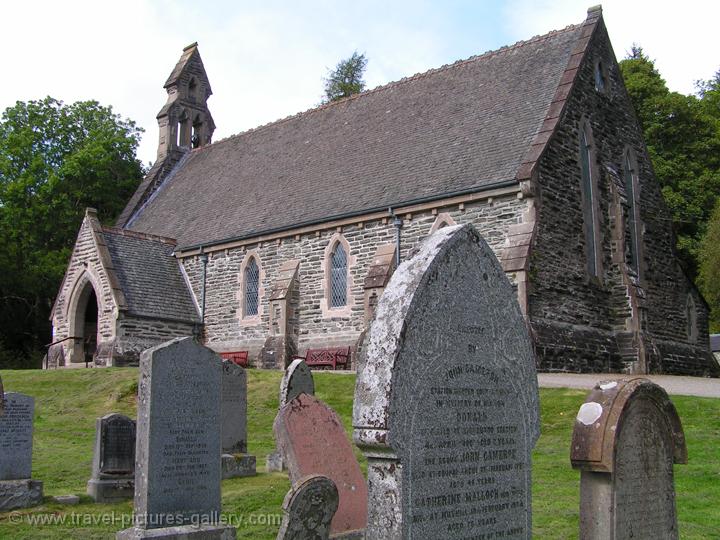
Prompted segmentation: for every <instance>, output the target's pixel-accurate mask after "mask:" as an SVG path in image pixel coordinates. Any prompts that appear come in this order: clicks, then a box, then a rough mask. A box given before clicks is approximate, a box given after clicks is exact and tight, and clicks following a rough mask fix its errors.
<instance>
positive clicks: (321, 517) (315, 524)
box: [277, 474, 339, 540]
mask: <svg viewBox="0 0 720 540" xmlns="http://www.w3.org/2000/svg"><path fill="white" fill-rule="evenodd" d="M338 501H339V496H338V490H337V487H336V486H335V483H334V482H333V481H332V480H331V479H330V478H328V477H327V476H323V475H320V474H313V475H308V476H304V477H303V478H301V479H300V480H298V481H297V483H296V484H295V485H293V486H292V488H290V491H288V493H287V495H286V496H285V500H284V501H283V521H282V524H281V525H280V530H279V531H278V535H277V540H300V539H312V540H327V539H328V538H329V537H330V522H331V521H332V519H333V516H334V515H335V512H336V511H337V508H338Z"/></svg>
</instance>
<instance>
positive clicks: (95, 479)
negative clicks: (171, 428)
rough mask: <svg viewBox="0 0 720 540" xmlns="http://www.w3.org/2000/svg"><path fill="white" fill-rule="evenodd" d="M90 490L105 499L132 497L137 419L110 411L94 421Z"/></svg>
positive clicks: (114, 499)
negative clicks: (93, 450)
mask: <svg viewBox="0 0 720 540" xmlns="http://www.w3.org/2000/svg"><path fill="white" fill-rule="evenodd" d="M87 493H88V495H90V496H91V497H92V498H93V500H94V501H95V502H102V503H105V502H115V501H120V500H123V499H132V498H133V495H134V493H135V420H132V419H131V418H128V417H127V416H124V415H122V414H117V413H111V414H106V415H105V416H103V417H102V418H98V419H97V420H96V421H95V453H94V455H93V469H92V477H91V478H90V480H89V481H88V484H87Z"/></svg>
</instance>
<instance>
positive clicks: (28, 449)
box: [0, 392, 43, 512]
mask: <svg viewBox="0 0 720 540" xmlns="http://www.w3.org/2000/svg"><path fill="white" fill-rule="evenodd" d="M3 395H4V402H5V413H4V414H3V415H2V416H0V511H2V512H5V511H8V510H13V509H15V508H28V507H30V506H37V505H38V504H40V503H42V497H43V494H42V482H40V481H39V480H33V479H32V478H31V476H32V474H31V473H32V444H33V415H34V413H35V399H34V398H33V397H32V396H26V395H25V394H19V393H16V392H8V393H6V394H3Z"/></svg>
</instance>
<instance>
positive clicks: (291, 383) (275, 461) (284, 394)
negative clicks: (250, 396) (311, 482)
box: [266, 358, 315, 472]
mask: <svg viewBox="0 0 720 540" xmlns="http://www.w3.org/2000/svg"><path fill="white" fill-rule="evenodd" d="M300 394H308V395H310V396H314V395H315V382H314V381H313V376H312V371H310V368H309V367H308V365H307V364H306V363H305V360H303V359H302V358H296V359H295V360H293V361H292V362H291V363H290V365H289V366H288V367H287V368H286V369H285V373H284V374H283V378H282V381H280V396H279V399H278V402H279V404H280V407H279V409H282V408H283V407H284V406H285V405H286V404H287V403H289V402H290V401H292V400H293V399H295V398H296V397H298V396H299V395H300ZM266 469H267V472H276V471H277V472H279V471H285V470H287V463H285V460H284V459H283V456H282V453H281V452H280V451H278V450H277V448H276V449H275V451H274V452H273V453H272V454H269V455H268V457H267V461H266Z"/></svg>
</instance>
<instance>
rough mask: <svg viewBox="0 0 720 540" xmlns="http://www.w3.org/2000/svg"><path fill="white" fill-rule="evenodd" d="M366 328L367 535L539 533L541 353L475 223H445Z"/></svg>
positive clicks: (363, 439) (362, 431) (361, 425)
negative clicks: (535, 513)
mask: <svg viewBox="0 0 720 540" xmlns="http://www.w3.org/2000/svg"><path fill="white" fill-rule="evenodd" d="M367 340H368V341H367V343H366V345H367V346H366V353H365V356H364V358H361V359H360V365H359V367H358V378H357V383H356V386H355V402H354V410H353V426H354V428H355V431H354V440H355V443H356V444H357V445H358V446H359V447H360V448H361V450H362V451H363V453H364V454H365V456H366V457H367V459H368V484H369V499H368V525H367V530H366V538H367V539H368V540H373V539H380V538H383V539H387V538H392V539H397V538H408V539H409V538H422V539H429V538H470V537H477V538H481V537H485V538H496V537H500V536H502V537H503V538H530V537H531V508H530V501H531V484H530V467H531V462H530V452H531V450H532V448H533V446H534V444H535V441H536V440H537V437H538V435H539V413H538V387H537V376H536V372H535V358H534V355H533V351H532V345H531V342H530V338H529V336H528V333H527V327H526V324H525V321H524V319H523V316H522V314H521V313H520V309H519V307H518V304H517V300H516V295H515V293H514V291H513V288H512V286H511V285H510V283H509V282H508V280H507V277H506V276H505V274H504V272H503V270H502V268H501V267H500V264H499V263H498V261H497V259H496V258H495V255H494V254H493V252H492V250H491V249H490V248H489V247H488V245H487V244H486V243H485V241H484V240H483V239H482V238H481V237H480V235H479V234H478V232H477V231H476V230H475V229H474V228H473V227H472V226H470V225H466V226H462V227H460V226H455V227H446V228H443V229H440V230H439V231H438V232H436V233H435V234H433V235H432V236H431V237H429V238H428V239H426V240H425V241H424V242H423V244H421V246H420V248H419V251H418V252H417V253H416V254H415V255H414V256H413V257H412V258H411V259H410V260H408V261H406V262H404V263H403V264H402V265H400V267H399V268H398V269H397V270H396V271H395V273H394V274H393V276H392V279H391V280H390V283H389V284H388V286H387V288H386V289H385V292H384V294H383V295H382V297H381V298H380V302H379V304H378V306H377V312H376V316H375V320H374V322H373V324H372V326H371V328H370V331H369V334H368V338H367ZM483 535H485V536H483Z"/></svg>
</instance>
